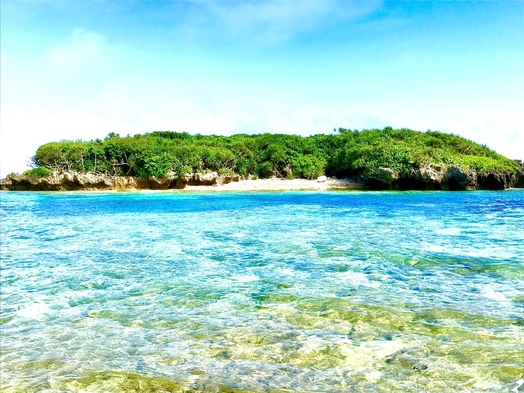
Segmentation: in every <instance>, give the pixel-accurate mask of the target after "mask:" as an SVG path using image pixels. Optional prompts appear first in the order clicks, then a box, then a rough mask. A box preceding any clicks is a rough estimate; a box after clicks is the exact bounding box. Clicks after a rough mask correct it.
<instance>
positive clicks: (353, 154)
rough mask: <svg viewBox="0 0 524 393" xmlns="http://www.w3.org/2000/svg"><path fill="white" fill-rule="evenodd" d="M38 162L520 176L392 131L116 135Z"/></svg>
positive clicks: (139, 168) (503, 161)
mask: <svg viewBox="0 0 524 393" xmlns="http://www.w3.org/2000/svg"><path fill="white" fill-rule="evenodd" d="M32 161H33V164H34V166H35V167H37V168H47V169H52V170H63V171H65V170H67V171H79V172H101V173H107V174H114V175H127V176H138V177H144V178H147V177H150V176H157V177H161V176H164V175H166V174H168V173H173V174H174V175H175V176H180V175H182V174H184V173H188V172H207V171H217V172H219V173H221V174H231V173H238V174H240V175H242V176H248V175H252V176H255V177H260V178H267V177H271V176H277V177H285V178H316V177H317V176H320V175H323V174H325V175H328V176H338V177H350V176H358V175H361V174H363V173H365V172H367V173H372V172H373V171H375V170H377V169H378V168H379V167H388V168H391V169H393V170H396V171H398V172H399V173H400V174H410V173H412V171H414V170H416V169H417V168H418V167H420V165H423V164H427V163H433V164H443V165H448V166H451V165H456V166H459V167H461V168H463V169H468V168H472V169H475V170H477V171H483V170H489V169H498V168H503V169H509V170H512V171H516V165H515V163H514V162H513V161H512V160H510V159H508V158H505V157H503V156H501V155H499V154H497V153H495V152H494V151H493V150H491V149H489V148H487V147H486V146H481V145H479V144H477V143H474V142H472V141H469V140H467V139H464V138H461V137H458V136H456V135H451V134H445V133H442V132H436V131H427V132H420V131H413V130H409V129H401V130H395V129H392V128H391V127H386V128H384V129H382V130H379V129H373V130H363V131H357V130H354V131H351V130H347V129H343V128H341V129H339V130H338V133H335V134H331V135H313V136H309V137H301V136H297V135H283V134H260V135H247V134H236V135H232V136H217V135H200V134H196V135H190V134H188V133H177V132H171V131H155V132H152V133H149V134H144V135H135V136H132V137H131V136H127V137H120V136H119V135H117V134H114V133H111V134H109V135H108V136H107V137H106V138H105V139H104V140H100V139H97V140H94V141H89V142H84V141H61V142H51V143H47V144H45V145H42V146H40V147H39V148H38V150H37V151H36V154H35V155H34V157H33V160H32ZM39 173H43V172H42V170H40V172H39Z"/></svg>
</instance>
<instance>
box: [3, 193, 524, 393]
mask: <svg viewBox="0 0 524 393" xmlns="http://www.w3.org/2000/svg"><path fill="white" fill-rule="evenodd" d="M0 197H1V241H2V242H1V262H2V263H1V287H0V291H1V292H0V296H1V297H0V302H1V303H0V304H1V315H0V329H1V330H0V332H1V356H2V358H1V365H2V370H1V385H0V386H1V387H2V389H3V391H6V392H11V391H13V392H19V391H35V392H36V391H46V392H70V391H74V392H84V391H85V392H105V391H110V392H114V391H143V392H147V391H157V392H164V391H165V392H168V391H181V392H182V391H183V392H190V391H191V392H193V391H194V392H199V391H206V392H346V391H370V392H371V391H379V392H388V391H399V392H422V391H428V392H444V391H446V392H452V391H457V392H458V391H461V392H462V391H511V390H513V391H514V392H517V391H518V389H519V386H520V384H521V383H522V382H523V380H524V190H518V191H517V190H513V191H505V192H481V191H477V192H464V193H461V192H454V193H450V192H405V193H400V192H324V193H322V192H285V193H284V192H282V193H186V192H136V193H116V192H108V193H95V192H89V193H81V192H74V193H23V192H2V193H0ZM520 389H522V390H523V391H524V386H522V387H521V388H520Z"/></svg>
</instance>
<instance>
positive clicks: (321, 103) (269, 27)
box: [0, 0, 524, 177]
mask: <svg viewBox="0 0 524 393" xmlns="http://www.w3.org/2000/svg"><path fill="white" fill-rule="evenodd" d="M0 5H1V38H0V39H1V54H0V55H1V70H0V78H1V80H0V81H1V87H0V104H1V112H0V177H5V176H6V175H7V174H8V173H11V172H21V171H23V170H25V169H27V168H28V163H29V162H30V157H31V156H32V155H33V154H34V153H35V151H36V149H37V148H38V146H40V145H42V144H44V143H47V142H52V141H58V140H63V139H67V140H78V139H81V140H92V139H96V138H101V139H103V138H104V137H105V136H106V135H107V134H108V133H110V132H116V133H119V134H120V135H122V136H124V135H128V134H129V135H134V134H138V133H146V132H151V131H155V130H171V131H180V132H182V131H186V132H190V133H201V134H220V135H231V134H234V133H250V134H251V133H264V132H272V133H293V134H299V135H312V134H319V133H331V132H333V130H334V129H338V128H339V127H343V128H350V129H359V130H360V129H369V128H383V127H386V126H392V127H394V128H403V127H405V128H411V129H415V130H421V131H425V130H428V129H431V130H439V131H443V132H449V133H454V134H458V135H460V136H463V137H465V138H468V139H471V140H474V141H475V142H478V143H481V144H485V145H487V146H489V147H490V148H492V149H494V150H496V151H497V152H499V153H501V154H504V155H506V156H508V157H510V158H515V159H522V160H524V1H521V0H519V1H497V0H476V1H461V0H457V1H450V0H440V1H431V0H411V1H408V0H404V1H388V0H365V1H364V0H314V1H313V0H303V1H296V0H171V1H167V0H166V1H162V0H127V1H123V0H1V2H0Z"/></svg>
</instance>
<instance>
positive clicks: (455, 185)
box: [361, 161, 524, 191]
mask: <svg viewBox="0 0 524 393" xmlns="http://www.w3.org/2000/svg"><path fill="white" fill-rule="evenodd" d="M516 162H517V165H518V172H517V173H514V172H513V171H510V170H505V169H493V170H486V171H482V172H477V171H475V170H463V169H461V168H459V167H457V166H449V167H447V166H444V165H435V164H426V165H421V166H420V167H419V168H418V169H416V170H413V171H412V172H411V173H410V174H409V175H403V174H400V173H399V172H397V171H394V170H392V169H390V168H378V169H375V170H365V171H364V172H363V173H362V175H361V179H362V181H363V182H364V183H366V184H367V185H368V186H369V187H370V188H372V189H380V190H450V191H461V190H505V189H507V188H524V163H522V162H521V161H516Z"/></svg>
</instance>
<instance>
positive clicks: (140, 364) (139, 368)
mask: <svg viewBox="0 0 524 393" xmlns="http://www.w3.org/2000/svg"><path fill="white" fill-rule="evenodd" d="M145 369H146V362H144V359H138V362H137V363H136V371H144V370H145Z"/></svg>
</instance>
